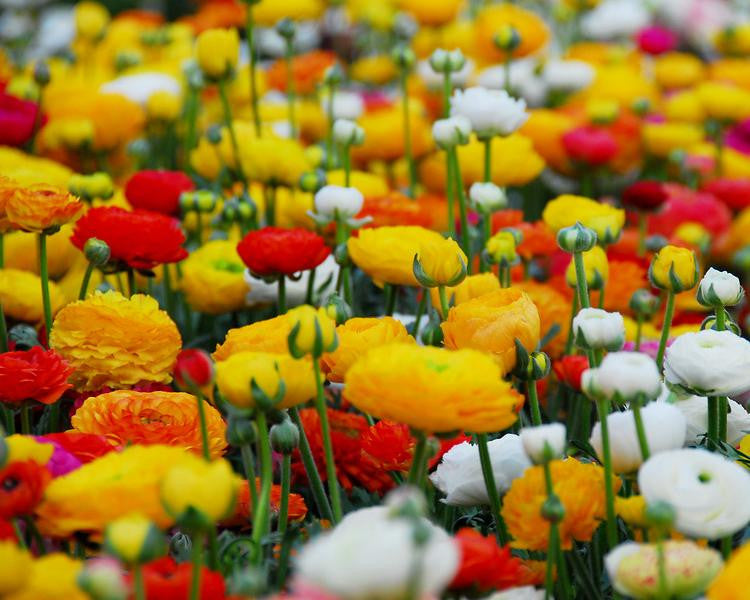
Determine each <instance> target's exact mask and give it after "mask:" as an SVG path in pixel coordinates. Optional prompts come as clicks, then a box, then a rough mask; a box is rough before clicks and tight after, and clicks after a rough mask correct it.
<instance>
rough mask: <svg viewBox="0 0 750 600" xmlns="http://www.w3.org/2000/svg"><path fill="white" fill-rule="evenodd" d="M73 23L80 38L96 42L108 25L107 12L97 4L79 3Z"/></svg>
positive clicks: (102, 6) (101, 5)
mask: <svg viewBox="0 0 750 600" xmlns="http://www.w3.org/2000/svg"><path fill="white" fill-rule="evenodd" d="M75 23H76V33H77V34H78V35H79V36H80V37H82V38H85V39H89V40H96V39H97V38H99V37H101V36H102V34H103V33H104V29H105V28H106V27H107V25H108V24H109V11H108V10H107V9H106V8H105V7H104V5H103V4H99V3H98V2H79V3H78V4H77V5H76V9H75Z"/></svg>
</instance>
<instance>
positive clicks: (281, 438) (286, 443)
mask: <svg viewBox="0 0 750 600" xmlns="http://www.w3.org/2000/svg"><path fill="white" fill-rule="evenodd" d="M270 437H271V448H272V449H273V451H274V452H279V453H281V454H291V453H292V452H294V450H295V449H296V448H297V447H298V446H299V428H298V427H297V426H296V425H295V424H294V423H292V422H291V421H290V420H289V419H286V420H284V421H282V422H281V423H279V424H277V425H274V426H273V427H271V431H270Z"/></svg>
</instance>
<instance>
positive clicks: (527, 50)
mask: <svg viewBox="0 0 750 600" xmlns="http://www.w3.org/2000/svg"><path fill="white" fill-rule="evenodd" d="M504 26H510V27H513V28H514V29H515V30H516V31H517V32H518V35H519V36H520V38H521V43H520V44H519V45H518V47H517V48H516V49H515V50H513V57H514V58H520V57H522V56H528V55H529V54H532V53H534V52H536V51H537V50H539V49H540V48H541V47H542V46H544V45H545V44H546V43H547V40H548V39H549V29H548V28H547V25H546V24H545V23H544V21H543V20H542V19H541V17H539V15H537V14H536V13H533V12H531V11H530V10H526V9H524V8H520V7H519V6H516V5H515V4H511V3H510V2H506V3H503V4H494V5H491V6H488V7H486V8H484V9H482V11H481V12H480V13H479V15H477V20H476V37H477V46H478V50H479V52H480V53H481V54H482V56H483V57H485V58H487V59H488V60H489V61H495V62H498V61H504V60H505V59H506V55H505V52H503V51H502V50H500V49H499V48H498V47H497V46H496V45H495V41H494V40H495V35H497V33H498V31H499V30H501V29H502V28H503V27H504Z"/></svg>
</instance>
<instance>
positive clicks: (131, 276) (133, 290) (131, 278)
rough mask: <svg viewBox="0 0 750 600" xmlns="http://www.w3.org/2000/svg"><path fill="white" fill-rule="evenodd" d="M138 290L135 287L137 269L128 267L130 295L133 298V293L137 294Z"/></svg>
mask: <svg viewBox="0 0 750 600" xmlns="http://www.w3.org/2000/svg"><path fill="white" fill-rule="evenodd" d="M137 292H138V290H137V289H136V287H135V271H133V269H128V295H129V296H130V297H131V298H132V296H133V294H136V293H137Z"/></svg>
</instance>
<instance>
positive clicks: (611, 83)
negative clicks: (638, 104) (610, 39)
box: [583, 50, 658, 108]
mask: <svg viewBox="0 0 750 600" xmlns="http://www.w3.org/2000/svg"><path fill="white" fill-rule="evenodd" d="M610 51H611V50H610ZM583 96H584V97H588V98H598V99H599V100H614V101H615V102H617V103H618V104H619V105H620V106H621V107H623V108H629V107H630V106H632V105H633V103H634V102H635V101H636V100H649V101H651V102H656V100H657V99H658V93H657V88H656V85H655V84H654V82H653V81H652V80H651V79H648V78H646V77H645V76H644V75H643V73H642V71H641V69H640V68H638V67H636V66H634V65H632V64H628V63H625V62H622V61H614V62H612V63H608V64H606V65H602V66H600V67H599V68H598V69H597V70H596V76H595V77H594V81H592V82H591V85H589V87H587V88H586V89H585V90H584V92H583Z"/></svg>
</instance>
